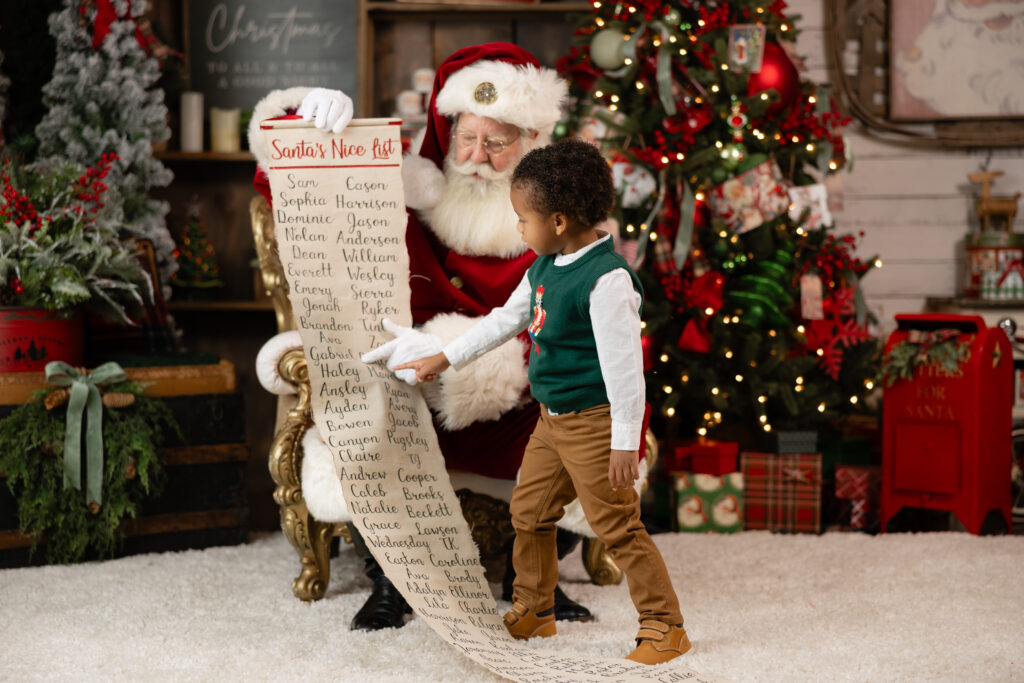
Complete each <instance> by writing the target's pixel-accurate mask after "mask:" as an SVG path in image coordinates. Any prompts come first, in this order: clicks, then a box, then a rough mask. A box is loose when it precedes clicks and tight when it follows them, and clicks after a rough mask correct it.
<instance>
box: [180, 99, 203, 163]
mask: <svg viewBox="0 0 1024 683" xmlns="http://www.w3.org/2000/svg"><path fill="white" fill-rule="evenodd" d="M181 151H182V152H202V151H203V93H201V92H183V93H181Z"/></svg>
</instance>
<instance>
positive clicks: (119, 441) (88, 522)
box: [0, 382, 181, 563]
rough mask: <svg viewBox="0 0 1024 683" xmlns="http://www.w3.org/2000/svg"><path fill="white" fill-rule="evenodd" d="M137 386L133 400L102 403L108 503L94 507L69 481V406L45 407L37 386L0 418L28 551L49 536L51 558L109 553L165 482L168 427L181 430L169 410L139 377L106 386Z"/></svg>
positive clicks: (0, 448) (0, 446)
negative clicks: (65, 458) (162, 454)
mask: <svg viewBox="0 0 1024 683" xmlns="http://www.w3.org/2000/svg"><path fill="white" fill-rule="evenodd" d="M107 391H110V392H124V393H131V394H134V395H135V397H136V399H135V403H134V404H132V405H130V406H126V407H123V408H107V407H106V406H104V408H103V504H102V505H101V506H99V510H97V511H96V513H95V514H94V513H93V512H90V510H89V508H88V506H87V505H86V500H85V492H84V490H78V489H74V488H67V489H65V488H64V485H63V471H64V470H63V465H62V455H63V451H64V430H65V413H66V408H64V407H63V406H59V407H56V408H54V409H53V410H47V409H46V407H45V406H44V403H43V400H42V399H43V398H45V397H46V396H47V395H49V394H50V393H52V390H51V391H45V392H39V393H38V394H37V395H36V396H35V397H34V398H33V400H32V401H30V402H28V403H26V404H24V405H21V406H19V407H18V408H16V409H15V410H14V411H13V412H12V413H11V414H10V415H8V416H7V417H6V418H4V419H2V420H0V473H3V474H4V475H5V476H6V481H7V488H8V489H9V490H10V492H11V494H12V495H13V496H14V498H15V500H16V501H17V504H18V522H19V527H20V529H21V531H22V533H27V534H29V535H31V536H32V537H33V542H32V549H31V551H30V554H32V553H34V552H35V550H36V545H37V544H38V543H40V542H45V549H46V559H47V561H48V562H50V563H58V562H59V563H69V562H77V561H79V560H81V559H83V558H84V557H86V555H87V554H88V557H89V558H90V559H91V558H93V557H95V558H106V557H111V556H112V555H113V554H114V552H115V551H116V550H117V549H118V548H119V547H120V545H121V542H122V540H123V538H124V531H123V527H122V522H123V521H124V519H125V518H126V517H135V516H136V514H137V512H138V509H139V503H140V502H142V500H143V499H144V498H146V497H147V496H151V495H155V494H157V493H159V491H160V490H161V489H162V487H163V483H164V479H165V474H164V471H163V468H162V466H161V465H160V462H159V459H158V455H157V454H158V452H159V449H160V447H161V446H162V445H163V443H164V441H165V438H166V436H167V435H168V434H177V435H179V436H180V435H181V430H180V428H179V427H178V425H177V423H176V422H175V420H174V417H173V416H172V415H171V411H170V410H169V409H168V408H167V406H166V405H165V404H164V403H162V402H161V401H157V400H154V399H151V398H147V397H146V396H143V395H142V387H141V385H139V384H138V383H136V382H123V383H121V384H117V385H114V386H111V387H109V389H108V390H107Z"/></svg>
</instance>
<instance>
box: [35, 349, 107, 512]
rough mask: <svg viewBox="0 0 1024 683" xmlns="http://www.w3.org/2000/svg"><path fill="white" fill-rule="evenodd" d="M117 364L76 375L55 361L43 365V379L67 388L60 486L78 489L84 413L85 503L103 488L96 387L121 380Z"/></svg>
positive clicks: (100, 412)
mask: <svg viewBox="0 0 1024 683" xmlns="http://www.w3.org/2000/svg"><path fill="white" fill-rule="evenodd" d="M125 379H126V376H125V374H124V370H122V369H121V366H120V365H118V364H117V363H104V364H103V365H101V366H99V367H98V368H96V369H95V370H93V371H92V372H87V373H85V374H79V372H78V371H77V370H75V369H74V368H73V367H71V366H70V365H68V364H67V363H65V362H63V361H59V360H55V361H51V362H49V363H47V364H46V381H47V382H49V383H50V384H52V385H53V386H55V387H71V389H70V396H69V397H68V413H67V427H66V429H65V431H64V488H68V487H71V486H73V487H75V488H76V489H78V490H79V491H81V490H82V416H83V413H84V414H85V418H86V422H85V458H86V468H87V472H86V490H85V494H86V502H87V503H93V502H95V503H97V504H99V503H100V502H102V501H101V500H100V492H101V491H102V488H103V401H102V399H101V398H100V390H99V387H101V386H103V385H105V384H113V383H115V382H123V381H124V380H125Z"/></svg>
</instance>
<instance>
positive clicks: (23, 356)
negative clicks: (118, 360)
mask: <svg viewBox="0 0 1024 683" xmlns="http://www.w3.org/2000/svg"><path fill="white" fill-rule="evenodd" d="M83 337H84V333H83V326H82V316H81V315H80V314H79V313H77V312H76V313H73V314H71V315H70V316H62V315H61V314H58V313H56V312H54V311H47V310H44V309H41V308H6V307H0V372H42V371H43V370H44V369H45V368H46V364H47V363H49V362H50V361H54V360H62V361H64V362H65V363H67V364H68V365H71V366H81V365H84V363H85V344H84V340H83Z"/></svg>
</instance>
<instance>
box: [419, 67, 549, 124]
mask: <svg viewBox="0 0 1024 683" xmlns="http://www.w3.org/2000/svg"><path fill="white" fill-rule="evenodd" d="M568 90H569V88H568V85H567V84H566V82H565V81H564V80H562V79H561V78H559V77H558V74H557V73H556V72H555V71H553V70H552V69H545V68H540V69H538V68H537V67H535V66H532V65H529V64H523V65H517V64H510V63H508V62H498V61H491V60H481V61H479V62H474V63H473V64H470V65H469V66H467V67H465V68H463V69H460V70H458V71H456V72H455V73H453V74H452V75H451V76H449V77H448V79H447V80H446V81H445V84H444V87H443V88H441V92H439V93H438V95H437V100H436V104H437V111H438V113H440V114H443V115H445V116H455V115H458V114H476V115H477V116H486V117H489V118H492V119H495V120H496V121H500V122H502V123H511V124H513V125H515V126H518V127H520V128H525V129H527V130H536V131H541V132H546V133H550V132H551V130H552V129H553V128H554V127H555V124H556V123H558V121H559V119H561V118H562V105H563V103H564V102H565V99H566V96H567V94H568Z"/></svg>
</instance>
